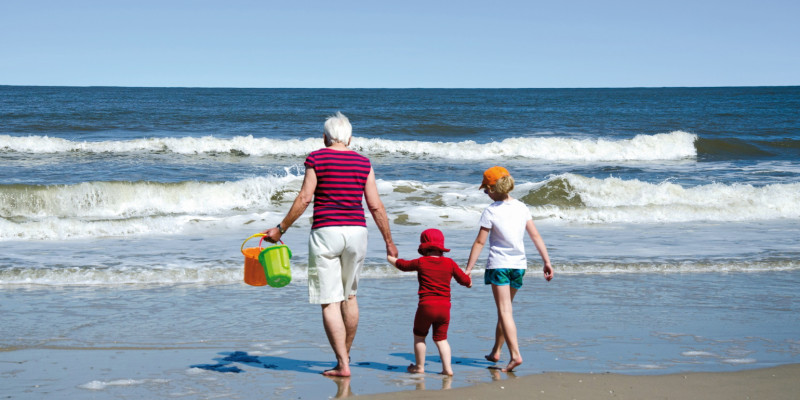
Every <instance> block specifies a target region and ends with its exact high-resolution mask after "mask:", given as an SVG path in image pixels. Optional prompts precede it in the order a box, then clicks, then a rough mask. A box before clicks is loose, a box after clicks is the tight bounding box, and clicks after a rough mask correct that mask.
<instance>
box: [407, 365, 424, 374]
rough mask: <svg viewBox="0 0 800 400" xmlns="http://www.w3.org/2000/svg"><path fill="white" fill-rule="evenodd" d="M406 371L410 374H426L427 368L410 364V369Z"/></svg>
mask: <svg viewBox="0 0 800 400" xmlns="http://www.w3.org/2000/svg"><path fill="white" fill-rule="evenodd" d="M406 371H408V373H409V374H424V373H425V368H423V367H420V366H419V365H416V364H409V365H408V368H406Z"/></svg>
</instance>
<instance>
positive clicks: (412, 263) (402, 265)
mask: <svg viewBox="0 0 800 400" xmlns="http://www.w3.org/2000/svg"><path fill="white" fill-rule="evenodd" d="M386 259H387V260H389V264H392V265H393V266H394V267H395V268H397V269H399V270H400V271H403V272H410V271H416V270H417V269H419V259H414V260H404V259H402V258H397V257H394V256H390V255H387V256H386Z"/></svg>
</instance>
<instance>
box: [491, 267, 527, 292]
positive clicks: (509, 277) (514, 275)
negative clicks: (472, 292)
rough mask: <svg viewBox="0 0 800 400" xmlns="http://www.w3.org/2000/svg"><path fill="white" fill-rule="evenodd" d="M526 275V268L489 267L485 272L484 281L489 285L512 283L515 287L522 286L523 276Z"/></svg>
mask: <svg viewBox="0 0 800 400" xmlns="http://www.w3.org/2000/svg"><path fill="white" fill-rule="evenodd" d="M523 276H525V270H524V269H516V268H497V269H487V270H486V272H484V274H483V283H485V284H487V285H497V286H506V285H511V287H512V288H514V289H519V288H521V287H522V277H523Z"/></svg>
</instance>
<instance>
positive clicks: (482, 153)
mask: <svg viewBox="0 0 800 400" xmlns="http://www.w3.org/2000/svg"><path fill="white" fill-rule="evenodd" d="M696 140H697V135H695V134H692V133H687V132H683V131H675V132H671V133H662V134H655V135H636V136H635V137H633V138H631V139H621V140H611V139H603V138H601V139H580V138H571V137H515V138H508V139H505V140H502V141H496V142H495V141H493V142H488V143H478V142H475V141H472V140H467V141H460V142H441V141H415V140H387V139H378V138H364V137H358V136H354V137H353V141H352V143H351V146H350V147H351V148H352V149H353V150H355V151H358V152H361V153H363V154H366V155H369V156H380V155H382V154H394V153H400V154H404V155H413V156H417V157H431V158H438V159H452V160H465V159H467V160H487V159H495V158H521V159H536V160H546V161H575V162H586V161H589V162H592V161H635V160H640V161H652V160H678V159H683V158H692V157H695V156H696V155H697V150H696V149H695V145H694V142H695V141H696ZM319 147H320V140H319V138H310V139H304V140H298V139H287V140H281V139H271V138H256V137H253V136H252V135H249V136H236V137H232V138H218V137H214V136H204V137H182V138H174V137H168V138H145V139H132V140H121V141H97V142H90V141H73V140H67V139H62V138H55V137H48V136H21V137H20V136H9V135H0V151H14V152H20V153H40V154H41V153H45V154H49V153H69V152H72V153H155V152H171V153H176V154H183V155H193V154H204V153H234V154H239V155H247V156H293V157H302V156H305V155H307V154H308V153H310V152H311V151H314V150H317V149H318V148H319Z"/></svg>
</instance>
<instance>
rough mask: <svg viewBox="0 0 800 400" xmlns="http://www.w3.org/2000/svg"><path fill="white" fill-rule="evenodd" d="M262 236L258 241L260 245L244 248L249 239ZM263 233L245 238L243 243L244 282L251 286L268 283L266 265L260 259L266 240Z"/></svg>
mask: <svg viewBox="0 0 800 400" xmlns="http://www.w3.org/2000/svg"><path fill="white" fill-rule="evenodd" d="M258 236H260V237H261V240H259V241H258V247H248V248H246V249H245V248H244V244H245V243H247V241H248V240H250V239H252V238H254V237H258ZM264 236H266V235H265V234H263V233H256V234H255V235H253V236H250V237H249V238H247V239H245V240H244V243H242V249H241V250H242V254H244V283H246V284H248V285H251V286H266V284H267V276H266V275H265V274H264V266H263V265H261V262H260V261H258V255H259V254H261V251H262V250H264V249H263V248H262V247H261V242H263V241H264Z"/></svg>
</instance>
